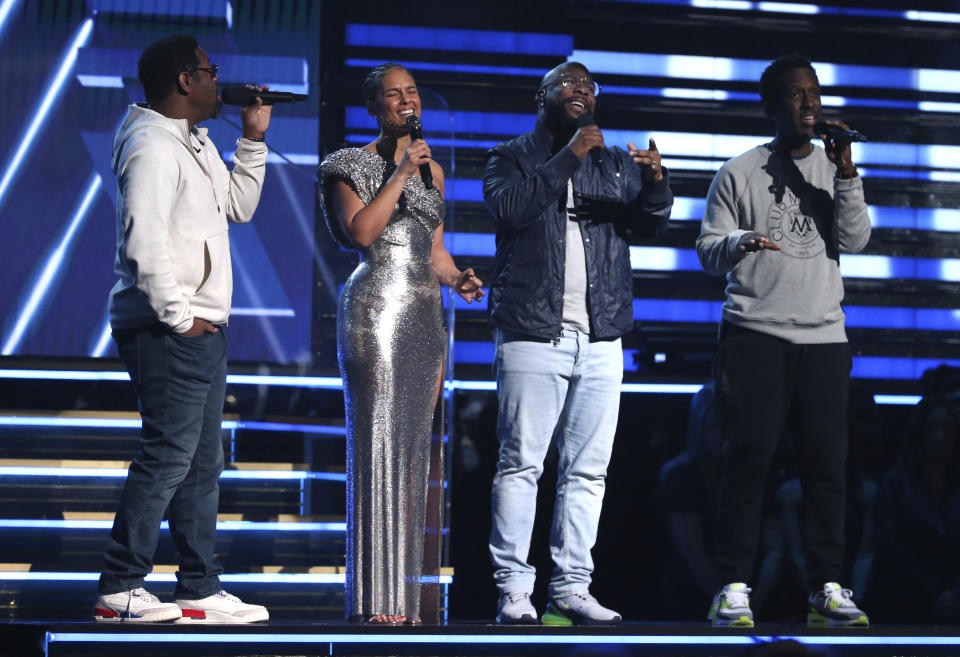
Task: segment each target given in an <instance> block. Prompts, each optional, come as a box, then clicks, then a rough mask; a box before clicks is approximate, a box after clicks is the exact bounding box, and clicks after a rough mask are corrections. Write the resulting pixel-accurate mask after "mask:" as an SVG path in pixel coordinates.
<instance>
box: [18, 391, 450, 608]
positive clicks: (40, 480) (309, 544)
mask: <svg viewBox="0 0 960 657" xmlns="http://www.w3.org/2000/svg"><path fill="white" fill-rule="evenodd" d="M330 394H339V391H338V390H337V391H332V390H331V391H330ZM139 421H140V418H139V415H138V414H137V413H136V412H130V411H87V410H81V411H61V412H49V411H35V410H0V610H2V612H0V613H3V614H4V617H5V618H6V619H7V620H23V619H29V620H46V619H49V620H59V621H62V620H87V619H89V618H90V615H91V607H92V602H93V598H94V596H95V591H96V582H97V578H98V574H99V570H100V568H101V565H102V559H103V556H102V555H103V548H104V545H105V541H106V539H107V537H108V535H109V532H110V527H111V526H112V523H113V516H114V512H115V510H116V506H117V502H118V500H119V497H120V493H121V490H122V487H123V483H124V478H125V476H126V470H127V467H128V466H129V459H130V458H132V456H133V455H135V454H136V452H137V446H138V433H139ZM223 442H224V451H225V460H226V469H225V471H224V473H223V475H222V476H221V480H220V514H219V515H218V532H217V556H218V558H219V559H220V560H221V562H222V563H223V566H224V568H225V571H226V572H225V574H224V576H223V581H224V586H225V588H227V589H228V590H229V591H231V592H233V593H236V594H237V595H240V596H241V597H243V598H244V599H247V600H249V601H251V602H256V603H260V604H264V605H267V607H268V608H269V609H270V613H271V618H272V619H276V620H294V619H295V620H299V621H336V620H341V619H342V618H343V581H344V550H345V544H344V534H345V522H344V503H345V489H344V486H345V475H344V460H345V449H344V429H343V418H342V417H340V418H334V419H331V420H324V419H318V418H304V417H276V416H273V417H260V418H258V419H257V420H256V421H249V420H244V419H242V418H241V417H240V416H238V415H235V414H234V415H231V414H228V415H226V416H225V417H224V423H223ZM154 562H155V564H157V565H156V566H155V567H154V570H153V573H152V574H151V575H150V576H148V578H147V582H148V583H147V586H148V588H149V589H150V590H151V591H153V592H154V593H156V594H157V595H159V596H161V598H164V597H165V596H170V595H172V593H173V588H174V583H175V577H174V573H175V572H176V569H177V567H176V564H177V552H176V549H175V547H174V545H173V542H172V540H171V538H170V535H169V532H168V531H166V521H164V524H163V528H162V529H161V540H160V544H159V546H158V549H157V553H156V556H155V559H154ZM450 574H451V573H450V571H449V570H444V571H442V572H441V578H440V579H441V581H449V579H450ZM446 588H447V587H446V586H443V585H442V586H440V590H441V606H442V607H444V608H445V607H446V604H445V590H446Z"/></svg>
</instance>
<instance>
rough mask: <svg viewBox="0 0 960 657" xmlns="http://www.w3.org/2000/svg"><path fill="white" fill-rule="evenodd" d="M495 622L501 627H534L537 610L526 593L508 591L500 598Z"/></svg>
mask: <svg viewBox="0 0 960 657" xmlns="http://www.w3.org/2000/svg"><path fill="white" fill-rule="evenodd" d="M497 622H498V623H500V624H501V625H536V624H537V622H538V621H537V609H536V607H534V606H533V603H532V602H530V594H529V593H527V592H526V591H510V592H509V593H504V594H503V595H501V596H500V603H499V604H498V605H497Z"/></svg>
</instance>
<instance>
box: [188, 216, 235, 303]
mask: <svg viewBox="0 0 960 657" xmlns="http://www.w3.org/2000/svg"><path fill="white" fill-rule="evenodd" d="M229 254H230V241H229V239H228V238H227V231H226V230H224V231H221V232H219V233H217V234H216V235H212V236H211V237H208V238H206V239H204V240H203V278H201V279H200V285H198V286H197V289H196V290H195V291H194V294H199V292H200V291H201V290H202V289H203V288H204V287H215V286H216V285H217V281H218V280H219V279H221V278H223V275H224V268H225V267H226V266H227V265H226V262H227V258H228V257H229ZM228 275H229V273H228Z"/></svg>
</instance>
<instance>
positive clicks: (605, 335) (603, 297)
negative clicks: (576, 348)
mask: <svg viewBox="0 0 960 657" xmlns="http://www.w3.org/2000/svg"><path fill="white" fill-rule="evenodd" d="M551 148H552V139H551V137H550V135H549V133H548V132H547V131H546V129H545V128H544V126H543V125H542V124H541V123H540V121H539V120H538V121H537V124H536V127H535V128H534V130H533V131H532V132H528V133H526V134H523V135H520V136H519V137H517V138H516V139H512V140H510V141H508V142H504V143H502V144H499V145H497V146H496V147H495V148H493V149H492V150H490V152H489V153H488V154H487V166H486V170H485V171H484V174H483V198H484V200H485V201H486V203H487V207H489V208H490V212H492V213H493V217H494V219H495V220H496V222H497V271H496V275H495V277H494V280H493V284H492V285H491V286H490V302H489V309H490V323H491V324H492V325H493V326H494V327H497V328H502V329H509V330H513V331H517V332H520V333H525V334H527V335H530V336H533V337H537V338H554V337H556V336H558V335H559V334H560V330H561V321H562V314H563V274H564V260H565V256H566V245H565V244H564V239H565V238H566V227H567V181H568V180H569V179H570V178H571V177H572V178H573V193H574V205H575V209H576V213H577V216H578V218H579V221H578V223H579V225H580V234H581V236H582V238H583V249H584V253H585V255H586V262H587V299H588V300H587V303H588V305H589V312H590V336H591V338H594V339H609V338H617V337H620V336H621V335H623V334H624V333H627V332H628V331H630V330H631V329H632V328H633V273H632V270H631V268H630V249H629V245H628V243H627V240H628V238H629V236H630V234H631V233H633V232H638V233H648V234H652V233H654V232H659V231H661V230H663V229H664V228H665V227H666V225H667V222H668V221H669V219H670V209H671V208H672V207H673V194H672V193H671V192H670V185H669V178H668V173H667V170H666V169H664V170H663V180H662V181H660V182H655V183H652V182H649V181H647V180H645V179H644V177H643V172H642V171H641V170H640V168H639V167H638V166H637V165H636V164H634V163H633V161H632V160H631V159H630V156H629V154H627V153H626V151H624V150H622V149H620V148H616V147H614V148H608V149H605V150H604V152H603V157H602V161H601V163H600V165H599V167H598V166H597V164H596V163H594V161H593V158H592V157H587V158H586V159H584V160H583V162H581V161H580V159H579V158H578V157H577V156H576V155H575V154H574V153H573V151H571V150H570V149H569V148H568V147H566V146H564V147H563V148H561V149H560V150H559V151H557V153H556V154H554V153H552V152H551Z"/></svg>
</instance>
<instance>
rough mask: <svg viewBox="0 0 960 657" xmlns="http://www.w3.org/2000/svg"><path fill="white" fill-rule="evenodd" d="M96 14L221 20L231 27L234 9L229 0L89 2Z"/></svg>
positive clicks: (92, 0) (118, 0) (91, 0)
mask: <svg viewBox="0 0 960 657" xmlns="http://www.w3.org/2000/svg"><path fill="white" fill-rule="evenodd" d="M87 5H88V6H89V7H90V8H91V9H92V10H93V13H94V14H97V13H100V12H103V13H105V14H106V13H111V14H132V15H134V16H163V17H173V18H196V19H206V20H209V19H212V18H219V19H222V20H223V22H224V23H226V25H227V27H228V28H229V27H230V26H231V23H232V22H233V21H232V16H233V9H232V8H231V6H230V2H229V0H192V1H191V2H182V1H181V0H153V1H152V2H142V1H141V2H136V3H132V2H130V0H87Z"/></svg>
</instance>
